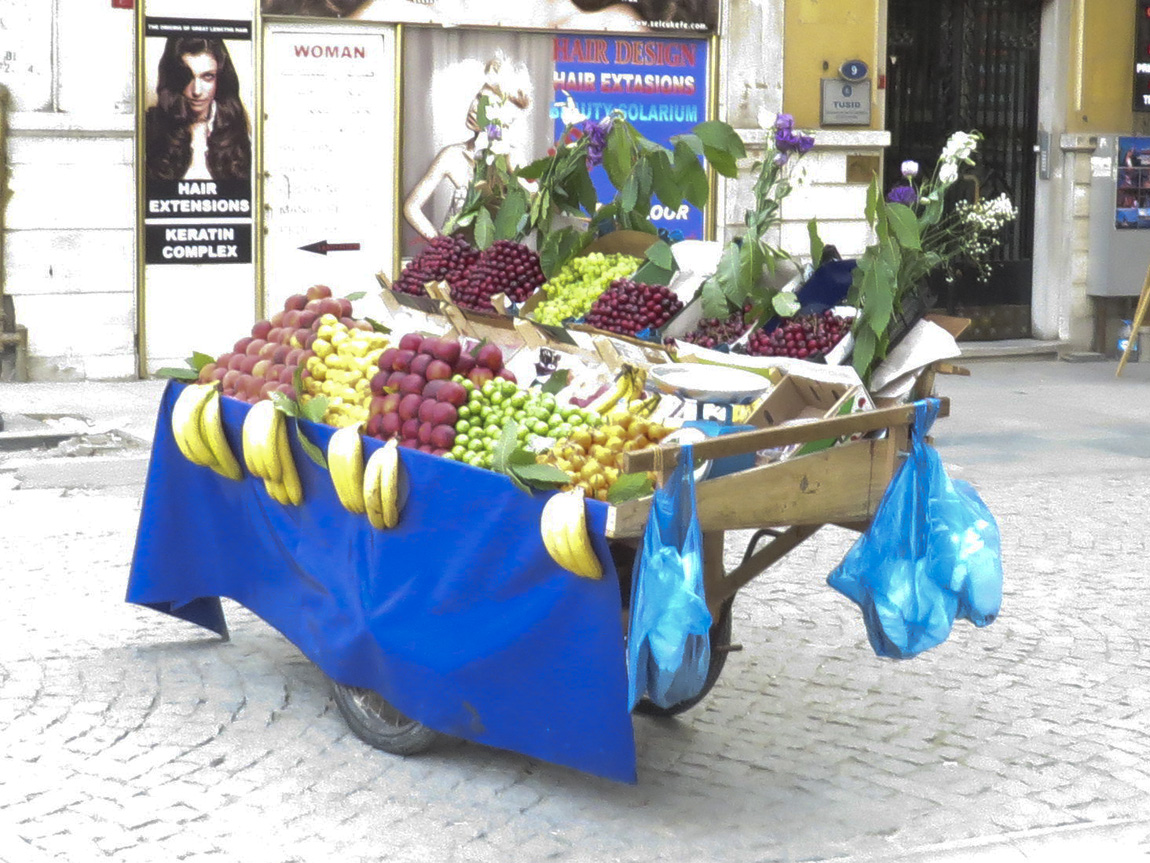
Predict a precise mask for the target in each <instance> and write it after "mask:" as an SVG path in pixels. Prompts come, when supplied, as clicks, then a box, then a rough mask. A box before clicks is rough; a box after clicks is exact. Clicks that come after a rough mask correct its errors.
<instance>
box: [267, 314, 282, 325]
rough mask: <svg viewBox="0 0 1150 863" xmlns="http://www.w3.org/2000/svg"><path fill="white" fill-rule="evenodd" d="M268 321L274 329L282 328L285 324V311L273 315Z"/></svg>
mask: <svg viewBox="0 0 1150 863" xmlns="http://www.w3.org/2000/svg"><path fill="white" fill-rule="evenodd" d="M268 320H269V321H270V322H271V325H272V326H273V327H282V326H283V324H284V313H283V310H280V311H278V312H276V313H275V314H274V315H272V316H271V317H270V318H268Z"/></svg>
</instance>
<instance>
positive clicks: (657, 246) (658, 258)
mask: <svg viewBox="0 0 1150 863" xmlns="http://www.w3.org/2000/svg"><path fill="white" fill-rule="evenodd" d="M647 260H648V261H650V262H651V263H652V264H654V265H655V266H657V267H662V268H663V269H664V270H673V269H675V256H674V255H673V254H671V247H670V245H668V244H667V242H666V241H665V240H659V241H658V242H655V243H653V244H652V245H651V247H650V248H649V249H647Z"/></svg>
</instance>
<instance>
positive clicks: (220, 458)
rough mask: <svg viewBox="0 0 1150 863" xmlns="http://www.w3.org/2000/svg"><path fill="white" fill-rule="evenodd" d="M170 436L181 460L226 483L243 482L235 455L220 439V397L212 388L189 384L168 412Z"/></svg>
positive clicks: (212, 385)
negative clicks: (208, 471)
mask: <svg viewBox="0 0 1150 863" xmlns="http://www.w3.org/2000/svg"><path fill="white" fill-rule="evenodd" d="M172 436H173V437H174V438H175V439H176V446H178V447H179V448H180V452H181V453H183V454H184V458H186V459H187V460H188V461H190V462H192V464H198V465H202V466H203V467H210V468H211V469H212V470H214V471H215V472H216V473H218V474H219V475H220V476H225V477H227V478H228V479H235V480H239V479H243V475H244V472H243V471H242V470H241V469H240V465H239V463H238V462H237V461H236V457H235V455H233V454H232V450H231V448H230V447H229V446H228V442H227V439H226V438H225V437H224V425H223V422H222V421H221V420H220V393H219V390H217V389H216V385H215V384H214V383H212V384H190V385H189V386H187V387H185V388H184V391H183V392H182V393H180V395H179V397H178V398H177V399H176V404H175V405H174V406H173V408H172Z"/></svg>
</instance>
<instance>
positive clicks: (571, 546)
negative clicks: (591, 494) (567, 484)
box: [560, 489, 603, 578]
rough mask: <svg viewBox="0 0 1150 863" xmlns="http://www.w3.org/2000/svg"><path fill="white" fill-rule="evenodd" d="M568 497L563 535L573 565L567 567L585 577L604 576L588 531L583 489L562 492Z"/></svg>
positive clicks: (564, 509) (565, 505) (564, 512)
mask: <svg viewBox="0 0 1150 863" xmlns="http://www.w3.org/2000/svg"><path fill="white" fill-rule="evenodd" d="M560 494H561V495H562V496H563V497H565V498H566V501H565V503H564V508H563V510H561V511H562V512H563V514H564V524H563V526H562V527H563V536H564V539H565V540H566V546H567V553H568V555H569V559H570V561H571V564H572V565H571V566H569V567H567V568H568V569H570V570H571V571H572V572H573V573H575V574H576V575H581V576H582V577H583V578H602V577H603V566H602V565H601V564H600V563H599V558H597V557H596V556H595V549H593V548H592V547H591V537H590V536H589V535H588V533H587V510H586V507H585V505H584V502H583V490H582V489H575V490H573V491H565V492H560Z"/></svg>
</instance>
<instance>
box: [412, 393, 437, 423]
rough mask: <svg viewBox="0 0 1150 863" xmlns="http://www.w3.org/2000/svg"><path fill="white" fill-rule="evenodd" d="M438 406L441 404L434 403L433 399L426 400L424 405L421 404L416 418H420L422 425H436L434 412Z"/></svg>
mask: <svg viewBox="0 0 1150 863" xmlns="http://www.w3.org/2000/svg"><path fill="white" fill-rule="evenodd" d="M437 404H439V402H434V401H432V400H431V399H425V400H424V401H423V402H422V404H420V406H419V413H418V414H416V416H418V417H419V421H420V422H421V423H432V425H434V422H433V414H432V411H433V410H434V409H435V406H436V405H437Z"/></svg>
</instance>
